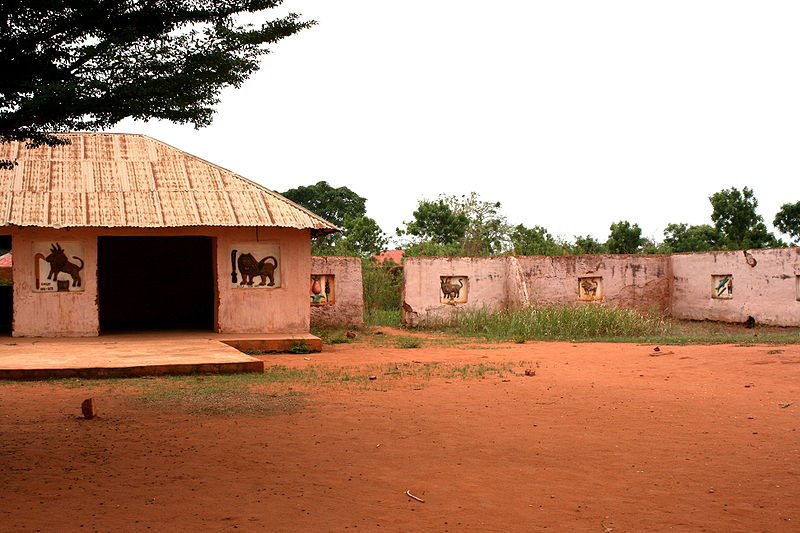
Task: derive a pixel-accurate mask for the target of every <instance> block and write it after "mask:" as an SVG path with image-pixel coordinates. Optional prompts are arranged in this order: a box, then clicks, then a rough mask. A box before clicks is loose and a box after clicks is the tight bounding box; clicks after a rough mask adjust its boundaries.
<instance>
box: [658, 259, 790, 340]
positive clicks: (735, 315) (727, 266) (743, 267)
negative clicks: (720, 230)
mask: <svg viewBox="0 0 800 533" xmlns="http://www.w3.org/2000/svg"><path fill="white" fill-rule="evenodd" d="M747 254H748V255H749V256H750V258H751V260H750V261H749V263H748V257H747V255H745V252H743V251H735V252H708V253H701V254H676V255H673V256H672V257H671V261H672V275H673V279H672V312H671V314H672V316H673V317H675V318H680V319H691V320H718V321H723V322H745V321H746V320H747V319H748V317H751V316H752V317H753V318H754V319H755V320H756V322H757V323H759V324H771V325H776V326H797V325H800V301H798V296H800V294H798V283H799V282H798V276H800V248H784V249H771V250H748V252H747ZM752 263H755V266H750V264H752ZM714 275H722V276H727V275H731V276H732V277H733V278H732V281H733V292H732V295H731V298H730V299H719V298H714V297H713V292H714V291H713V289H714V287H713V280H712V276H714Z"/></svg>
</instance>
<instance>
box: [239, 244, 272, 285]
mask: <svg viewBox="0 0 800 533" xmlns="http://www.w3.org/2000/svg"><path fill="white" fill-rule="evenodd" d="M280 257H281V254H280V248H279V247H278V245H277V244H270V243H263V242H242V243H236V244H234V245H233V248H232V249H231V286H232V287H237V288H242V289H259V288H260V289H269V288H277V287H280V286H281V271H280Z"/></svg>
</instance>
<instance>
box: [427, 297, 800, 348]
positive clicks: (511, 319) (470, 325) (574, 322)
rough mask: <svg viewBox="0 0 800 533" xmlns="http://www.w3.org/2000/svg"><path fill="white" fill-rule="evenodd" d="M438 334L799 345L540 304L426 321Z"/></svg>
mask: <svg viewBox="0 0 800 533" xmlns="http://www.w3.org/2000/svg"><path fill="white" fill-rule="evenodd" d="M423 327H424V328H425V329H427V330H434V331H443V332H446V333H449V334H453V335H459V336H462V337H468V338H469V337H472V338H479V339H483V340H484V341H488V342H515V343H520V344H521V343H524V342H526V341H528V340H553V341H573V342H593V341H596V342H648V343H649V342H652V343H661V344H690V343H732V344H736V343H780V344H786V343H791V344H798V343H800V328H781V327H769V326H757V327H755V328H753V329H749V328H745V327H744V326H743V325H741V324H728V323H722V322H707V321H704V322H701V321H679V320H672V319H669V318H667V317H664V316H663V315H660V314H658V313H641V312H638V311H634V310H630V309H619V308H613V307H606V306H602V305H574V306H569V305H568V306H558V305H542V306H535V307H528V308H523V309H516V310H505V311H487V310H477V311H466V312H463V313H460V314H459V315H458V316H457V317H456V318H455V321H454V322H452V323H438V322H428V323H426V324H425V325H424V326H423Z"/></svg>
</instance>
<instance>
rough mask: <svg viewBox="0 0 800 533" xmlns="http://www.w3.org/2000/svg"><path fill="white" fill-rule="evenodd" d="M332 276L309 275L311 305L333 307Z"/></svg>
mask: <svg viewBox="0 0 800 533" xmlns="http://www.w3.org/2000/svg"><path fill="white" fill-rule="evenodd" d="M334 301H335V297H334V290H333V274H312V275H311V305H333V303H334Z"/></svg>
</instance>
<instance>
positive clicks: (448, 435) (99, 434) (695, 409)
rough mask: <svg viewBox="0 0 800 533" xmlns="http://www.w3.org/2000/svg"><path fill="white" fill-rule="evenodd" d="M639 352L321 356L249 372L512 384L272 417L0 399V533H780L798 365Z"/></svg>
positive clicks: (309, 405) (116, 387) (471, 385)
mask: <svg viewBox="0 0 800 533" xmlns="http://www.w3.org/2000/svg"><path fill="white" fill-rule="evenodd" d="M653 353H654V351H653V346H643V345H633V344H570V343H528V344H524V345H520V344H501V345H479V346H465V345H461V346H449V347H447V346H446V345H439V344H430V343H429V344H428V345H425V346H423V347H422V348H418V349H399V348H393V347H391V348H390V347H380V346H375V345H374V344H370V343H356V344H345V345H335V346H330V347H326V349H325V351H324V352H323V353H321V354H313V355H309V356H302V355H281V356H274V357H273V356H271V357H268V358H267V360H268V361H269V362H271V363H280V364H283V365H289V366H298V367H304V366H309V365H314V364H317V365H318V364H323V365H327V366H330V367H337V366H353V365H361V366H365V365H373V366H372V367H371V368H364V369H363V372H375V368H377V367H376V366H374V365H376V364H387V363H393V362H412V361H417V363H413V364H416V365H419V367H420V368H424V365H425V362H431V361H438V362H443V363H453V364H455V363H458V364H464V363H472V364H479V363H485V364H487V365H492V364H500V363H513V364H514V368H515V370H514V372H513V373H508V374H506V375H505V376H498V375H495V374H491V373H490V374H487V375H486V377H484V378H482V379H481V378H461V377H448V378H444V377H433V378H426V377H424V376H423V375H422V373H420V375H411V376H410V377H405V378H402V379H394V378H390V377H389V376H388V375H386V374H382V373H378V374H377V379H376V380H375V381H368V382H366V384H367V385H372V386H340V385H321V384H318V385H314V384H306V385H305V386H304V385H302V384H299V385H297V384H291V383H289V384H274V385H271V387H272V388H271V389H270V390H272V391H273V392H276V391H280V389H281V387H283V388H284V389H287V390H288V388H289V387H292V388H295V389H298V390H305V392H306V393H307V394H308V395H307V396H305V397H304V398H305V404H304V405H303V406H302V407H301V408H300V409H299V410H288V411H286V412H277V413H275V414H263V413H262V414H257V413H256V414H246V415H197V414H191V412H188V411H186V410H181V409H178V408H174V409H173V408H167V407H165V406H166V405H167V404H159V403H157V402H156V403H152V404H147V403H143V402H141V401H134V400H132V398H134V397H135V396H136V395H137V394H140V392H141V391H139V390H138V387H139V386H140V384H141V383H144V381H142V380H130V381H126V382H123V383H122V384H119V382H117V383H116V384H113V383H112V384H109V383H105V382H100V383H90V384H89V385H85V384H84V385H81V386H75V383H74V382H50V383H20V384H5V385H2V386H0V407H1V408H0V417H2V418H1V419H0V420H1V421H2V423H1V424H0V457H1V458H2V459H0V472H2V474H0V476H2V485H1V486H2V489H1V490H2V494H1V498H0V530H3V531H79V530H80V531H145V530H152V531H225V530H234V529H238V530H239V531H342V530H357V531H504V532H505V531H588V532H598V533H609V532H612V531H613V532H642V531H658V532H661V531H684V532H696V531H709V532H737V531H741V532H754V531H759V532H761V531H768V532H782V531H798V528H800V496H799V495H800V486H799V483H798V482H800V463H798V456H799V455H798V454H799V453H800V416H798V414H799V413H800V346H764V345H756V346H730V345H726V346H713V345H710V346H669V347H667V346H662V347H661V350H660V352H658V353H659V354H660V355H659V356H651V354H653ZM523 361H524V362H523ZM520 362H522V363H520ZM525 369H531V370H535V372H536V375H535V376H525V375H524V370H525ZM158 379H163V378H158ZM205 379H207V380H214V379H215V378H213V377H208V378H205ZM156 381H157V380H147V381H146V383H148V384H152V383H154V382H156ZM84 383H85V382H84ZM362 383H363V382H362ZM304 387H305V388H304ZM284 392H285V391H284ZM88 396H93V397H94V398H95V399H96V401H97V403H98V410H99V414H100V416H99V418H97V419H94V420H83V419H80V418H79V415H80V403H81V400H82V399H84V398H86V397H88ZM406 490H410V491H411V493H412V494H414V495H416V496H418V497H420V498H422V499H424V500H425V501H424V503H420V502H417V501H415V500H413V499H411V498H409V497H408V496H406V494H405V492H406Z"/></svg>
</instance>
